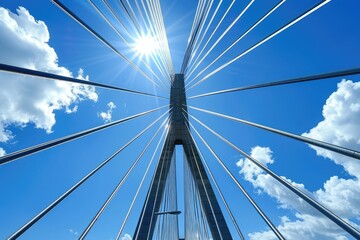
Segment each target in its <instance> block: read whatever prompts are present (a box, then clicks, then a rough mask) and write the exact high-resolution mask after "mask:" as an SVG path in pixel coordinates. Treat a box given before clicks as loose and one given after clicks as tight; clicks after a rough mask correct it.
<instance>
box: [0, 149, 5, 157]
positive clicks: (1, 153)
mask: <svg viewBox="0 0 360 240" xmlns="http://www.w3.org/2000/svg"><path fill="white" fill-rule="evenodd" d="M5 154H6V152H5V150H4V149H3V148H0V157H2V156H5Z"/></svg>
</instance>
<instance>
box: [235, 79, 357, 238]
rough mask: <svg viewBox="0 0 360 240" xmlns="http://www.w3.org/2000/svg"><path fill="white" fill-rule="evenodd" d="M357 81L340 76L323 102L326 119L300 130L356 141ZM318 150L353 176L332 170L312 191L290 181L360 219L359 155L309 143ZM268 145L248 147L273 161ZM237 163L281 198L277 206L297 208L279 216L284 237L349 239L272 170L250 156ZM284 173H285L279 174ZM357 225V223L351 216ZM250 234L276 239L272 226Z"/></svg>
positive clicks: (345, 142) (349, 142)
mask: <svg viewBox="0 0 360 240" xmlns="http://www.w3.org/2000/svg"><path fill="white" fill-rule="evenodd" d="M359 106H360V83H359V82H357V83H354V82H352V81H342V82H340V83H339V84H338V89H337V91H336V92H334V93H332V94H331V95H330V96H329V98H328V99H327V101H326V104H325V105H324V108H323V116H324V120H323V121H321V122H320V123H319V124H318V125H317V126H316V127H314V128H313V129H311V130H310V131H309V133H305V134H303V135H305V136H307V137H311V138H315V139H318V140H321V141H325V142H329V143H333V144H337V145H341V146H344V147H347V148H352V149H359V147H360V131H359V130H360V129H359V122H360V107H359ZM312 148H313V149H315V150H316V153H317V154H318V155H320V156H323V157H326V158H329V159H331V160H332V161H334V162H335V163H336V164H339V165H341V166H343V167H344V169H345V171H346V172H347V173H349V174H350V175H352V176H353V178H349V179H344V178H340V177H338V176H332V177H331V178H330V179H328V180H327V181H326V182H325V183H324V185H323V188H321V189H318V190H317V191H314V192H309V191H307V190H306V188H305V186H304V185H303V184H299V183H295V182H292V181H291V180H290V179H287V181H289V182H291V183H292V184H293V185H294V186H297V187H298V188H300V189H301V190H303V191H305V192H306V193H307V194H308V195H310V196H311V197H313V198H314V199H315V200H317V201H318V202H320V203H321V204H323V205H324V206H326V207H327V208H328V209H330V210H331V211H333V212H335V213H336V214H337V215H339V216H340V217H342V218H344V219H345V220H346V221H349V219H353V220H355V219H357V220H359V219H360V198H359V196H360V180H359V176H360V171H359V170H360V165H359V161H358V160H355V159H350V158H348V157H343V156H341V155H339V154H336V153H332V152H330V151H326V150H322V149H320V148H316V147H312ZM272 154H273V153H272V151H271V149H269V148H267V147H266V148H265V147H259V146H256V147H254V148H252V150H251V156H252V157H254V158H255V159H257V160H259V161H260V162H262V163H264V164H272V163H274V159H273V157H272ZM236 164H237V166H238V167H240V168H241V170H240V171H239V172H240V174H242V175H243V176H244V179H245V180H247V181H249V182H251V183H252V185H253V186H254V188H255V189H257V191H258V192H259V193H265V194H267V195H269V196H271V197H273V198H275V199H276V201H277V202H278V204H279V207H281V208H286V209H290V210H292V211H295V213H294V215H295V220H293V221H292V220H289V218H287V217H282V221H281V224H280V225H279V226H278V229H279V230H280V231H281V232H282V233H283V234H284V236H285V237H286V238H288V239H348V237H349V235H347V234H346V233H344V231H343V230H342V229H340V228H339V227H337V226H336V225H335V224H334V223H332V222H331V221H330V220H328V219H326V218H325V217H324V216H323V215H322V214H320V213H318V212H317V211H316V210H314V209H313V208H312V207H310V206H309V205H308V204H307V203H305V202H304V201H303V200H301V199H300V198H298V197H297V196H296V195H295V194H293V193H291V192H290V191H289V190H288V189H286V188H285V187H283V186H282V185H280V184H279V183H278V182H277V181H276V180H274V179H273V178H272V177H271V176H270V175H268V174H266V173H265V172H263V171H262V170H260V169H259V168H258V167H256V166H255V165H254V164H253V163H251V162H250V161H249V160H248V159H240V160H239V161H238V162H237V163H236ZM283 178H284V179H286V178H285V177H283ZM349 222H350V223H352V224H353V226H355V227H356V228H358V229H359V228H360V226H358V225H356V224H355V223H353V222H351V221H349ZM249 237H250V238H251V239H276V237H275V236H274V235H273V233H272V232H271V231H267V230H266V231H263V232H255V233H251V234H249Z"/></svg>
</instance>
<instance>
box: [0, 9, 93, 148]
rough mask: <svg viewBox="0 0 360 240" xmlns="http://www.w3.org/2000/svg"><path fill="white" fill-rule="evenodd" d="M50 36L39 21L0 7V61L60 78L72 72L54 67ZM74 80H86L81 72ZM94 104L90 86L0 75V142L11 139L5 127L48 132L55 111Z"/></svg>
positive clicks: (18, 10) (57, 66)
mask: <svg viewBox="0 0 360 240" xmlns="http://www.w3.org/2000/svg"><path fill="white" fill-rule="evenodd" d="M49 39H50V35H49V32H48V29H47V26H46V24H45V23H44V22H42V21H36V20H35V19H34V17H33V16H31V15H30V13H29V12H28V11H27V10H26V9H25V8H23V7H19V9H17V14H15V13H12V12H10V11H9V10H7V9H4V8H1V7H0V52H1V54H0V62H1V63H5V64H9V65H16V66H20V67H25V68H30V69H35V70H40V71H45V72H51V73H55V74H59V75H64V76H72V73H71V72H70V71H69V70H68V69H66V68H64V67H61V66H59V65H58V57H57V54H56V52H55V50H54V49H53V48H52V47H50V46H49V44H48V41H49ZM77 77H78V78H80V79H84V80H89V77H88V76H84V72H83V70H82V69H80V70H79V72H78V74H77ZM88 99H89V100H92V101H97V99H98V95H97V94H96V92H95V89H94V88H93V87H90V86H84V85H79V84H69V83H65V82H60V81H53V80H45V79H40V78H33V77H25V76H20V75H15V74H9V73H0V141H1V142H6V141H8V140H10V139H11V138H13V137H14V136H13V134H12V133H11V132H10V130H8V129H7V128H8V126H10V125H15V126H19V127H25V126H26V125H28V124H29V123H32V124H34V125H35V127H36V128H40V129H44V130H45V131H46V132H47V133H51V132H52V127H53V126H54V124H55V123H56V116H55V111H56V110H64V111H65V112H67V113H72V112H76V111H77V109H78V106H77V105H76V104H77V103H79V102H80V101H83V100H88Z"/></svg>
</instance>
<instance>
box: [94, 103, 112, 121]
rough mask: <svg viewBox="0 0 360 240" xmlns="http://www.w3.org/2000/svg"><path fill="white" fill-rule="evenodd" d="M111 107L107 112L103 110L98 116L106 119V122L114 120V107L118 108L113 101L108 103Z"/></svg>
mask: <svg viewBox="0 0 360 240" xmlns="http://www.w3.org/2000/svg"><path fill="white" fill-rule="evenodd" d="M107 105H108V107H109V109H108V110H107V111H106V112H101V113H99V114H98V116H99V117H100V118H101V119H102V120H104V122H105V123H108V122H111V121H112V112H113V109H114V108H116V105H115V104H114V103H113V102H109V103H108V104H107Z"/></svg>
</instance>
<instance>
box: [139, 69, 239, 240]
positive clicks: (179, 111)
mask: <svg viewBox="0 0 360 240" xmlns="http://www.w3.org/2000/svg"><path fill="white" fill-rule="evenodd" d="M172 78H173V84H172V86H171V92H170V108H171V109H172V110H171V114H172V115H171V125H170V133H169V135H168V137H167V138H166V140H165V145H164V149H163V150H162V153H161V155H160V161H159V164H158V166H157V168H156V170H155V174H154V176H153V181H152V184H151V186H150V188H149V191H148V194H147V201H146V202H145V204H144V206H143V209H142V214H141V216H143V217H142V218H140V219H139V222H138V225H137V227H136V231H135V234H134V238H133V239H139V240H143V239H152V236H153V233H154V228H155V225H156V218H157V217H156V215H154V214H153V213H154V212H158V211H159V208H160V204H161V199H162V197H163V193H164V187H165V183H166V178H167V175H168V173H169V167H170V163H171V159H172V155H173V154H174V148H175V145H183V148H184V153H185V155H186V159H187V161H188V163H189V166H190V168H191V173H192V175H193V177H194V179H195V181H196V183H197V187H198V189H199V194H200V196H199V198H200V201H201V205H202V207H203V209H204V212H205V215H206V218H207V222H208V224H209V229H210V231H211V234H212V237H213V239H214V240H218V239H224V240H225V239H226V240H229V239H230V240H231V239H232V237H231V234H230V231H229V229H228V227H227V224H226V222H225V219H224V216H223V215H222V212H221V208H220V206H219V204H218V202H217V199H216V196H215V194H214V191H213V190H212V187H211V184H210V181H209V179H208V177H207V174H206V171H205V169H204V166H203V165H202V162H201V159H200V157H199V154H198V152H197V151H196V147H195V144H194V142H193V141H192V138H191V137H190V133H189V132H188V130H187V128H186V125H185V124H186V123H188V117H187V115H185V116H184V114H183V109H185V110H187V109H186V95H185V89H184V76H183V74H175V75H174V76H172ZM201 177H202V179H203V181H201ZM203 182H204V184H203ZM206 193H207V195H206ZM211 208H212V210H211ZM151 218H152V220H151Z"/></svg>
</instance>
